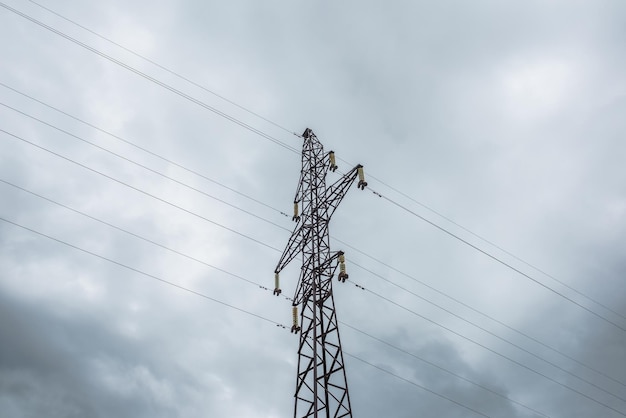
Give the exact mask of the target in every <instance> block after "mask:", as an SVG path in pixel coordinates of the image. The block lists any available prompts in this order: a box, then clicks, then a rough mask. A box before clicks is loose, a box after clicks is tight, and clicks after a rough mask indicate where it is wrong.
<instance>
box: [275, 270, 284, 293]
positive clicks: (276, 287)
mask: <svg viewBox="0 0 626 418" xmlns="http://www.w3.org/2000/svg"><path fill="white" fill-rule="evenodd" d="M281 293H282V290H280V279H279V277H278V273H274V295H275V296H280V294H281Z"/></svg>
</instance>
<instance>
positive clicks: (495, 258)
mask: <svg viewBox="0 0 626 418" xmlns="http://www.w3.org/2000/svg"><path fill="white" fill-rule="evenodd" d="M368 189H369V190H370V191H371V192H372V193H373V194H375V195H376V196H378V197H380V198H383V199H385V200H386V201H388V202H389V203H391V204H393V205H395V206H397V207H399V208H400V209H402V210H404V211H406V212H408V213H410V214H411V215H413V216H415V217H417V218H419V219H421V220H423V221H424V222H426V223H428V224H430V225H432V226H434V227H435V228H437V229H439V230H440V231H442V232H445V233H446V234H448V235H450V236H451V237H453V238H456V239H457V240H459V241H461V242H462V243H464V244H465V245H468V246H469V247H471V248H473V249H474V250H476V251H478V252H480V253H482V254H484V255H486V256H487V257H489V258H491V259H492V260H494V261H497V262H498V263H500V264H502V265H503V266H505V267H508V268H509V269H511V270H513V271H514V272H516V273H518V274H520V275H522V276H524V277H525V278H527V279H529V280H531V281H532V282H535V283H536V284H538V285H539V286H541V287H543V288H545V289H547V290H549V291H550V292H552V293H554V294H555V295H558V296H560V297H561V298H563V299H565V300H567V301H569V302H571V303H573V304H574V305H576V306H578V307H579V308H582V309H584V310H585V311H587V312H589V313H590V314H592V315H594V316H595V317H597V318H599V319H602V320H603V321H605V322H607V323H609V324H611V325H613V326H615V327H616V328H618V329H620V330H622V331H624V332H626V328H624V327H622V326H621V325H619V324H617V323H615V322H613V321H611V320H610V319H608V318H606V317H604V316H602V315H600V314H599V313H597V312H595V311H593V310H591V309H589V308H588V307H586V306H584V305H581V304H580V303H578V302H576V301H575V300H574V299H572V298H570V297H568V296H566V295H564V294H563V293H561V292H559V291H558V290H556V289H553V288H551V287H550V286H548V285H546V284H545V283H542V282H540V281H539V280H537V279H535V278H534V277H532V276H530V275H529V274H526V273H524V272H523V271H521V270H520V269H518V268H515V267H513V266H512V265H511V264H509V263H507V262H506V261H504V260H502V259H500V258H498V257H496V256H495V255H492V254H490V253H488V252H487V251H485V250H483V249H481V248H480V247H477V246H476V245H474V244H472V243H470V242H469V241H467V240H465V239H463V238H461V237H460V236H458V235H456V234H454V233H453V232H450V231H448V230H447V229H446V228H444V227H442V226H439V225H437V224H436V223H434V222H432V221H430V220H428V219H426V218H425V217H423V216H422V215H420V214H418V213H417V212H414V211H412V210H411V209H409V208H407V207H406V206H404V205H402V204H400V203H398V202H396V201H394V200H392V199H390V198H388V197H387V196H384V195H382V194H381V193H379V192H377V191H375V190H373V189H372V188H370V187H368Z"/></svg>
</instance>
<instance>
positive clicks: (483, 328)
mask: <svg viewBox="0 0 626 418" xmlns="http://www.w3.org/2000/svg"><path fill="white" fill-rule="evenodd" d="M353 264H355V263H353ZM355 265H356V266H358V267H360V268H361V269H363V270H365V271H367V272H369V273H370V274H372V275H374V276H376V277H378V278H380V279H382V280H384V281H385V282H387V283H389V284H391V285H393V286H395V287H397V288H398V289H401V290H403V291H405V292H407V293H409V294H411V295H413V296H415V297H416V298H418V299H420V300H422V301H424V302H426V303H428V304H430V305H432V306H435V307H437V308H439V309H441V310H442V311H444V312H446V313H448V314H450V315H452V316H454V317H455V318H457V319H460V320H461V321H463V322H465V323H467V324H470V325H472V326H474V327H476V328H478V329H479V330H481V331H483V332H485V333H487V334H489V335H491V336H492V337H495V338H497V339H499V340H500V341H503V342H505V343H507V344H510V345H512V346H513V347H515V348H517V349H518V350H520V351H523V352H524V353H526V354H529V355H531V356H533V357H535V358H536V359H539V360H541V361H543V362H545V363H547V364H549V365H550V366H552V367H554V368H556V369H558V370H560V371H561V372H563V373H566V374H568V375H570V376H572V377H574V378H576V379H578V380H580V381H582V382H585V383H586V384H588V385H589V386H593V387H594V388H596V389H599V390H601V391H602V392H604V393H606V394H608V395H611V396H613V397H615V398H617V399H619V400H620V401H623V402H626V398H623V397H621V396H619V395H616V394H614V393H613V392H610V391H608V390H606V389H604V388H602V387H600V386H598V385H597V384H595V383H593V382H590V381H589V380H587V379H584V378H582V377H580V376H578V375H576V374H574V373H572V372H570V371H569V370H567V369H565V368H563V367H561V366H559V365H558V364H555V363H554V362H552V361H549V360H546V359H545V358H543V357H541V356H539V355H537V354H535V353H533V352H532V351H530V350H527V349H525V348H524V347H522V346H520V345H519V344H515V343H514V342H511V341H509V340H507V339H506V338H503V337H500V336H499V335H497V334H496V333H494V332H492V331H489V330H488V329H486V328H485V327H482V326H480V325H478V324H476V323H474V322H472V321H470V320H468V319H465V318H463V317H462V316H461V315H458V314H456V313H454V312H452V311H451V310H449V309H447V308H444V307H443V306H441V305H438V304H436V303H434V302H432V301H430V300H428V299H426V298H425V297H423V296H420V295H418V294H417V293H415V292H412V291H410V290H409V289H407V288H405V287H402V286H400V285H399V284H397V283H394V282H392V281H391V280H389V279H387V278H385V277H384V276H382V275H380V274H378V273H375V272H373V271H372V270H369V269H367V268H365V267H362V266H359V265H358V264H355Z"/></svg>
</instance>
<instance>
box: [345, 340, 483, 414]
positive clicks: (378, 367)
mask: <svg viewBox="0 0 626 418" xmlns="http://www.w3.org/2000/svg"><path fill="white" fill-rule="evenodd" d="M344 354H345V355H346V356H349V357H352V358H354V359H356V360H359V361H360V362H362V363H365V364H367V365H369V366H371V367H373V368H375V369H378V370H380V371H382V372H385V373H387V374H389V375H391V376H394V377H396V378H398V379H401V380H403V381H404V382H406V383H408V384H411V385H413V386H417V387H418V388H420V389H422V390H425V391H427V392H429V393H432V394H434V395H436V396H438V397H440V398H443V399H445V400H447V401H450V402H453V403H455V404H457V405H459V406H462V407H463V408H465V409H468V410H470V411H472V412H473V413H475V414H478V415H481V416H483V417H487V418H490V417H489V415H485V414H483V413H482V412H479V411H477V410H475V409H473V408H470V407H468V406H466V405H463V404H461V403H460V402H457V401H455V400H452V399H451V398H449V397H447V396H445V395H442V394H440V393H437V392H434V391H432V390H430V389H428V388H427V387H425V386H422V385H420V384H419V383H416V382H414V381H412V380H409V379H406V378H404V377H402V376H400V375H398V374H395V373H393V372H391V371H389V370H386V369H384V368H383V367H380V366H377V365H375V364H374V363H370V362H369V361H366V360H363V359H362V358H359V357H357V356H355V355H353V354H350V353H348V352H344Z"/></svg>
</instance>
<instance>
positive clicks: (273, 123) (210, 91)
mask: <svg viewBox="0 0 626 418" xmlns="http://www.w3.org/2000/svg"><path fill="white" fill-rule="evenodd" d="M28 1H30V2H31V3H33V4H35V5H37V6H39V7H41V8H42V9H44V10H47V11H48V12H50V13H52V14H53V15H55V16H57V17H60V18H61V19H63V20H65V21H66V22H69V23H71V24H73V25H75V26H78V27H79V28H81V29H83V30H86V31H87V32H89V33H91V34H92V35H95V36H97V37H98V38H100V39H103V40H105V41H107V42H109V43H110V44H112V45H115V46H117V47H119V48H121V49H123V50H124V51H126V52H130V53H131V54H133V55H134V56H136V57H138V58H141V59H142V60H144V61H146V62H149V63H150V64H152V65H154V66H156V67H158V68H160V69H162V70H163V71H165V72H167V73H169V74H172V75H173V76H176V77H178V78H180V79H181V80H184V81H186V82H188V83H189V84H191V85H193V86H195V87H198V88H199V89H202V90H204V91H206V92H207V93H210V94H212V95H213V96H215V97H217V98H219V99H222V100H223V101H225V102H227V103H230V104H231V105H233V106H236V107H238V108H239V109H241V110H243V111H245V112H248V113H249V114H251V115H253V116H256V117H257V118H259V119H262V120H264V121H265V122H268V123H270V124H272V125H274V126H275V127H277V128H279V129H282V130H283V131H285V132H287V133H290V134H293V135H295V136H298V137H299V136H300V135H299V134H297V133H295V132H293V131H290V130H289V129H287V128H285V127H284V126H282V125H280V124H278V123H277V122H274V121H272V120H270V119H268V118H266V117H264V116H262V115H260V114H258V113H256V112H254V111H252V110H250V109H248V108H246V107H244V106H242V105H240V104H238V103H236V102H234V101H232V100H230V99H228V98H227V97H224V96H222V95H220V94H218V93H216V92H214V91H213V90H210V89H209V88H207V87H206V86H203V85H201V84H199V83H197V82H195V81H193V80H191V79H190V78H188V77H186V76H183V75H181V74H180V73H178V72H176V71H174V70H171V69H169V68H167V67H165V66H164V65H161V64H159V63H158V62H156V61H153V60H152V59H150V58H148V57H146V56H145V55H141V54H139V53H138V52H136V51H134V50H132V49H130V48H128V47H125V46H124V45H122V44H120V43H117V42H115V41H113V40H112V39H110V38H107V37H106V36H104V35H101V34H99V33H98V32H96V31H94V30H92V29H89V28H88V27H86V26H84V25H81V24H80V23H78V22H76V21H74V20H72V19H70V18H68V17H65V16H63V15H62V14H60V13H58V12H55V11H54V10H52V9H50V8H48V7H46V6H44V5H42V4H39V3H37V2H36V1H34V0H28Z"/></svg>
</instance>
